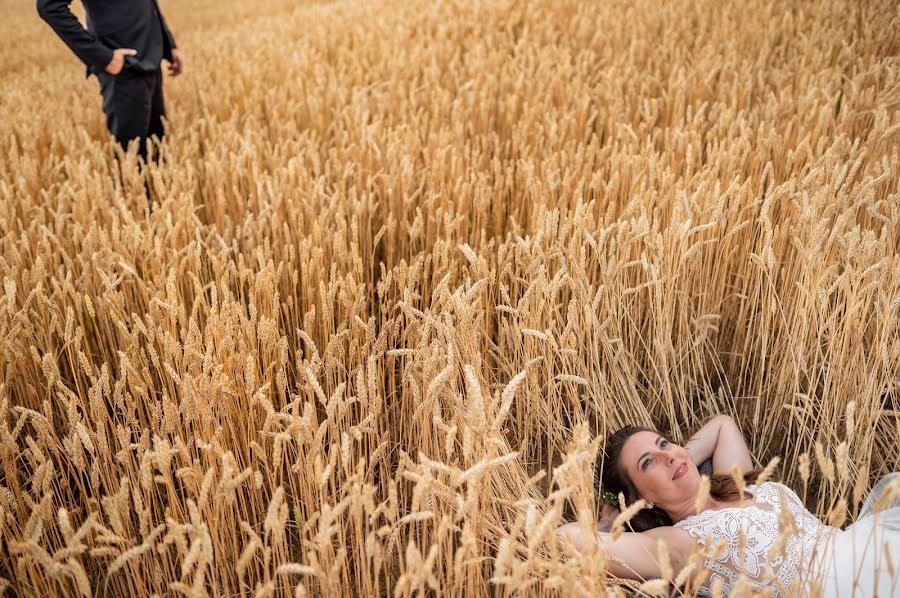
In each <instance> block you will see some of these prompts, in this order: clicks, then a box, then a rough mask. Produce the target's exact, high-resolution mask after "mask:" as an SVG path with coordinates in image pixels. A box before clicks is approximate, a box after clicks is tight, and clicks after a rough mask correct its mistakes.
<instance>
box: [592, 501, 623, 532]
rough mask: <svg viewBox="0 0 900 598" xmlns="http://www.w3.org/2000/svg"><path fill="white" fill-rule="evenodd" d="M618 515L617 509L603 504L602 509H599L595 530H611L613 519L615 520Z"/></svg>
mask: <svg viewBox="0 0 900 598" xmlns="http://www.w3.org/2000/svg"><path fill="white" fill-rule="evenodd" d="M618 516H619V509H617V508H615V507H611V506H609V505H603V510H602V511H600V520H599V521H598V522H597V531H598V532H608V531H609V530H611V529H612V524H613V521H615V520H616V517H618Z"/></svg>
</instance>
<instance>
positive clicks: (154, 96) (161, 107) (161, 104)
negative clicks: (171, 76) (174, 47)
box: [147, 69, 166, 141]
mask: <svg viewBox="0 0 900 598" xmlns="http://www.w3.org/2000/svg"><path fill="white" fill-rule="evenodd" d="M148 78H150V79H151V81H152V85H153V88H152V91H151V95H150V123H149V125H148V127H147V137H153V136H154V135H156V137H157V138H158V139H159V140H160V141H162V138H163V134H164V133H165V131H164V130H163V121H162V119H163V117H164V116H165V115H166V104H165V100H164V99H163V77H162V69H160V70H158V71H156V72H155V73H154V74H152V75H149V76H148Z"/></svg>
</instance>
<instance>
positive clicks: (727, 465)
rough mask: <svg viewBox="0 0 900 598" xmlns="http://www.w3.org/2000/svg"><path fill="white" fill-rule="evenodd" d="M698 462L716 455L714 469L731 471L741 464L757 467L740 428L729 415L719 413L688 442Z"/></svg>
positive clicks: (741, 466)
mask: <svg viewBox="0 0 900 598" xmlns="http://www.w3.org/2000/svg"><path fill="white" fill-rule="evenodd" d="M684 448H685V449H687V452H688V453H689V454H690V455H691V458H692V459H693V460H694V463H696V464H697V465H699V464H700V463H703V462H704V461H706V460H707V459H709V458H710V457H712V465H713V473H714V474H716V473H729V472H731V469H732V467H734V466H735V465H737V466H738V467H740V468H741V470H742V471H750V470H751V469H753V458H752V457H751V455H750V449H748V448H747V443H746V442H745V441H744V436H743V435H742V434H741V430H740V428H738V427H737V424H736V423H734V420H733V419H731V417H729V416H727V415H717V416H715V417H714V418H712V419H711V420H709V422H707V423H706V425H704V426H703V427H702V428H700V429H699V430H697V433H696V434H694V435H693V436H692V437H691V439H690V440H688V441H687V443H686V444H685V445H684Z"/></svg>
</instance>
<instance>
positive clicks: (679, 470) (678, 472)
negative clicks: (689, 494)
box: [672, 462, 687, 480]
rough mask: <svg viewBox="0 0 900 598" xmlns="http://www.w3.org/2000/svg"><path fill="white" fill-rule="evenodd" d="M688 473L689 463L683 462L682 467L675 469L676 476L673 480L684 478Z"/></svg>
mask: <svg viewBox="0 0 900 598" xmlns="http://www.w3.org/2000/svg"><path fill="white" fill-rule="evenodd" d="M686 473H687V463H684V462H682V464H681V465H679V466H678V467H676V468H675V474H674V475H673V476H672V479H673V480H677V479H678V478H680V477H682V476H684V474H686Z"/></svg>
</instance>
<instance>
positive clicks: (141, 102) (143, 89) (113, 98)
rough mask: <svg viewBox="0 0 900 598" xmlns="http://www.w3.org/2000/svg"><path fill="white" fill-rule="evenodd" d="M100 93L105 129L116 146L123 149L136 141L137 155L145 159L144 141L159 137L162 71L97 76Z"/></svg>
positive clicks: (131, 70)
mask: <svg viewBox="0 0 900 598" xmlns="http://www.w3.org/2000/svg"><path fill="white" fill-rule="evenodd" d="M98 78H99V79H100V94H101V95H102V96H103V113H104V114H105V115H106V126H107V128H109V132H110V133H112V135H113V137H115V138H116V141H118V142H119V144H120V145H121V146H122V147H123V148H125V149H127V148H128V142H129V141H131V140H132V139H138V140H139V143H140V146H139V147H138V153H139V154H140V155H141V156H143V157H145V158H146V156H147V143H146V142H147V140H148V139H149V138H150V137H152V136H154V135H156V136H157V137H158V138H159V139H162V136H163V124H162V117H163V116H165V114H166V109H165V104H164V103H163V89H162V70H160V69H156V70H154V71H140V70H137V69H134V68H128V67H126V68H124V69H123V70H122V72H120V73H119V74H118V75H110V74H109V73H100V74H99V75H98Z"/></svg>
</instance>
